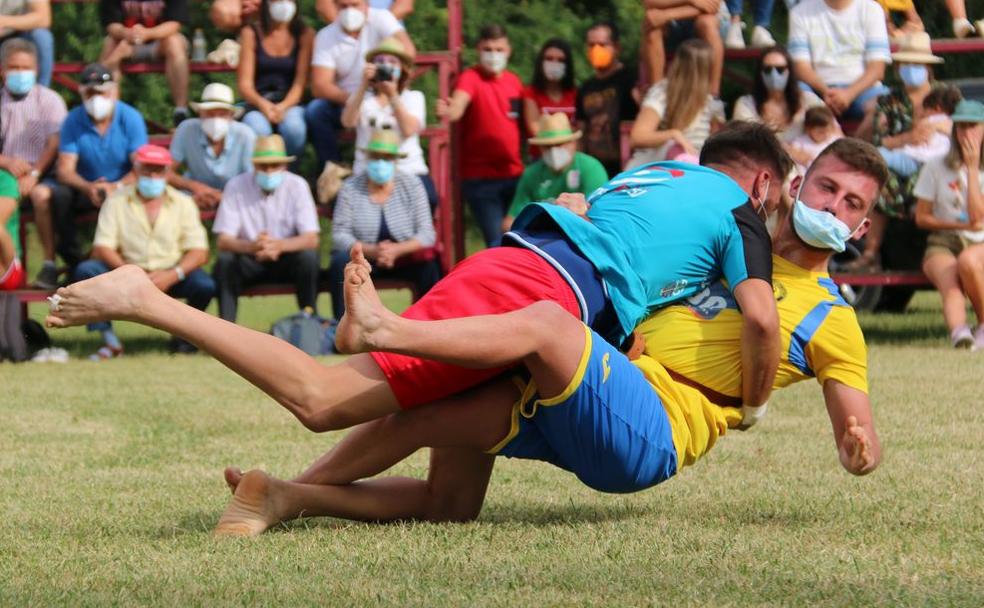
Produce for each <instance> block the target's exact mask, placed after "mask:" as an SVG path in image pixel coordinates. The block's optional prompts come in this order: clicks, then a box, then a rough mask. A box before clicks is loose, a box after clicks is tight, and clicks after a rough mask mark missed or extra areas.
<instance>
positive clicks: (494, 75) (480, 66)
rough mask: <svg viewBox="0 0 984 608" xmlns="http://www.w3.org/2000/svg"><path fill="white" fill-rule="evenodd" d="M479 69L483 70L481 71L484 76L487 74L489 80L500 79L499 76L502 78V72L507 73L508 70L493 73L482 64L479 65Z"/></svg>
mask: <svg viewBox="0 0 984 608" xmlns="http://www.w3.org/2000/svg"><path fill="white" fill-rule="evenodd" d="M478 69H479V70H481V71H482V73H483V74H485V75H486V76H488V77H489V78H498V77H499V76H500V75H501V74H502V72H505V71H506V70H505V69H504V68H503V70H502V72H493V71H492V70H490V69H488V68H486V67H485V66H484V65H482V64H479V65H478Z"/></svg>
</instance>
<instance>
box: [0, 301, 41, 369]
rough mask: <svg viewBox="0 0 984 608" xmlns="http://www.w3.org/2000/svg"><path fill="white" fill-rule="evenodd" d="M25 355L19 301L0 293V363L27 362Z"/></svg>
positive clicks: (25, 345) (25, 346) (24, 340)
mask: <svg viewBox="0 0 984 608" xmlns="http://www.w3.org/2000/svg"><path fill="white" fill-rule="evenodd" d="M42 331H44V330H42ZM27 354H28V350H27V339H26V338H25V337H24V329H23V319H22V314H21V303H20V300H18V299H17V296H15V295H14V294H12V293H2V292H0V361H6V360H10V361H13V362H14V363H19V362H21V361H27Z"/></svg>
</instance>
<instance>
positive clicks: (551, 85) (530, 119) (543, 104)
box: [523, 38, 577, 158]
mask: <svg viewBox="0 0 984 608" xmlns="http://www.w3.org/2000/svg"><path fill="white" fill-rule="evenodd" d="M576 104H577V88H576V87H575V86H574V56H573V54H572V53H571V45H570V44H568V42H567V41H566V40H562V39H560V38H551V39H550V40H547V41H546V42H545V43H544V44H543V46H542V47H540V52H539V53H537V55H536V59H535V60H534V63H533V82H531V83H530V84H528V85H526V87H525V88H524V89H523V127H524V128H525V130H526V134H527V135H528V136H530V137H533V136H535V135H536V134H537V129H538V128H539V125H540V117H541V116H543V115H544V114H556V113H558V112H563V113H564V114H566V115H567V118H568V120H569V121H570V123H571V124H574V121H575V114H576V111H577V108H576ZM529 153H530V156H531V157H533V158H539V157H540V149H539V148H537V147H536V146H530V149H529Z"/></svg>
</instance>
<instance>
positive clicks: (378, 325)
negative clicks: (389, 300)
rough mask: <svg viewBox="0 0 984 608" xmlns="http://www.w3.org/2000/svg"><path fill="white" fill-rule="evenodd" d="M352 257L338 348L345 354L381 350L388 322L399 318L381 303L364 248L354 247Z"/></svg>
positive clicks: (339, 326)
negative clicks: (375, 348)
mask: <svg viewBox="0 0 984 608" xmlns="http://www.w3.org/2000/svg"><path fill="white" fill-rule="evenodd" d="M351 258H352V261H351V262H349V263H348V264H346V265H345V314H344V315H342V320H341V321H339V322H338V327H337V328H336V330H335V347H336V348H337V349H338V351H339V352H342V353H363V352H367V351H369V350H372V349H373V348H374V347H379V345H380V343H381V339H382V332H383V330H384V326H385V322H386V320H387V319H388V318H389V317H395V316H396V315H394V314H393V313H392V312H390V311H389V310H388V309H387V308H386V307H385V306H383V303H382V302H381V301H380V300H379V294H378V293H377V292H376V287H375V286H374V285H373V284H372V279H371V278H370V277H369V269H370V266H369V263H368V262H367V261H366V258H365V257H364V256H363V255H362V245H360V244H356V245H354V246H353V247H352V253H351Z"/></svg>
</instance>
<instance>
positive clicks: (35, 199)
mask: <svg viewBox="0 0 984 608" xmlns="http://www.w3.org/2000/svg"><path fill="white" fill-rule="evenodd" d="M30 197H31V206H32V207H33V208H34V224H35V225H36V226H37V228H38V238H39V239H40V240H41V250H42V251H43V252H44V259H46V260H54V259H55V231H54V228H52V226H51V188H49V187H48V186H45V185H37V186H35V187H34V188H32V189H31V193H30Z"/></svg>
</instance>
